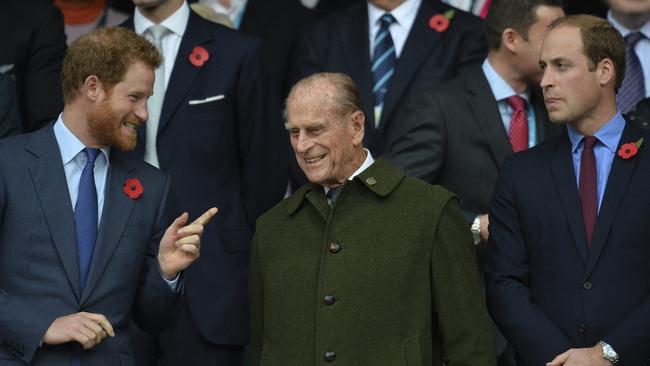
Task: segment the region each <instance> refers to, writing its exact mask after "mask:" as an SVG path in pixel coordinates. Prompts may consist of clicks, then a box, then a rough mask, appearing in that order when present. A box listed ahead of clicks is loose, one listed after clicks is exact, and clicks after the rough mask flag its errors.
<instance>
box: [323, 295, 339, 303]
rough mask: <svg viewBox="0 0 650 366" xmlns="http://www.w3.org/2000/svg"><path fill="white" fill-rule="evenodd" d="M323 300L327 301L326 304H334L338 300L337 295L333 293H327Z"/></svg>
mask: <svg viewBox="0 0 650 366" xmlns="http://www.w3.org/2000/svg"><path fill="white" fill-rule="evenodd" d="M323 301H325V305H332V304H334V303H335V302H336V296H334V295H332V294H328V295H325V297H324V298H323Z"/></svg>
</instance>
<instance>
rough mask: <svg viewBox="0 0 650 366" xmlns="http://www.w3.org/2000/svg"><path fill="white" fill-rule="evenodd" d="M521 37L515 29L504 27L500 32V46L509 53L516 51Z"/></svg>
mask: <svg viewBox="0 0 650 366" xmlns="http://www.w3.org/2000/svg"><path fill="white" fill-rule="evenodd" d="M521 40H522V38H521V36H520V35H519V33H517V31H516V30H514V29H512V28H506V29H504V30H503V33H501V47H502V48H504V49H506V50H508V51H509V52H510V53H516V52H517V50H518V49H519V42H521Z"/></svg>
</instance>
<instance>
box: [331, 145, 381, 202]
mask: <svg viewBox="0 0 650 366" xmlns="http://www.w3.org/2000/svg"><path fill="white" fill-rule="evenodd" d="M364 150H365V151H366V159H365V160H364V161H363V164H361V166H360V167H359V169H357V170H356V171H355V172H354V173H352V175H351V176H350V178H348V180H353V179H354V177H356V176H357V175H359V174H361V173H363V171H364V170H366V169H368V168H369V167H370V166H371V165H372V163H374V162H375V159H373V158H372V154H370V151H368V149H365V148H364ZM323 188H324V189H325V194H327V192H328V191H329V190H330V189H329V188H327V187H323Z"/></svg>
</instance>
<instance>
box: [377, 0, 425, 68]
mask: <svg viewBox="0 0 650 366" xmlns="http://www.w3.org/2000/svg"><path fill="white" fill-rule="evenodd" d="M421 3H422V0H406V1H404V2H403V3H402V4H401V5H400V6H398V7H396V8H395V9H393V10H391V11H389V12H387V11H386V10H383V9H380V8H378V7H376V6H374V5H373V4H371V3H370V1H368V35H369V36H370V42H369V44H370V59H372V53H373V49H374V48H375V37H376V36H377V33H379V28H380V27H381V22H380V21H379V20H380V18H381V16H382V15H384V14H386V13H390V14H391V15H392V16H393V17H395V20H397V21H396V22H395V23H393V24H391V25H390V27H389V28H388V31H389V32H390V36H391V37H392V38H393V44H394V45H395V56H396V57H397V58H399V56H400V55H401V54H402V49H403V48H404V44H405V43H406V39H407V38H408V36H409V32H410V31H411V28H412V27H413V22H415V16H416V15H417V13H418V9H419V8H420V4H421Z"/></svg>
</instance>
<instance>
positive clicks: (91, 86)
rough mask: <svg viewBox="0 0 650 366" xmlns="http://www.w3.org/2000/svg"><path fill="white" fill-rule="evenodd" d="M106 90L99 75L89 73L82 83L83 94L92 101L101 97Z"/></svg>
mask: <svg viewBox="0 0 650 366" xmlns="http://www.w3.org/2000/svg"><path fill="white" fill-rule="evenodd" d="M104 92H105V91H104V85H103V84H102V81H101V80H99V78H98V77H97V75H89V76H88V77H86V80H84V82H83V84H82V85H81V94H82V95H84V96H85V97H86V98H88V99H90V100H92V101H97V100H98V99H100V98H101V97H102V96H103V95H104Z"/></svg>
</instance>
